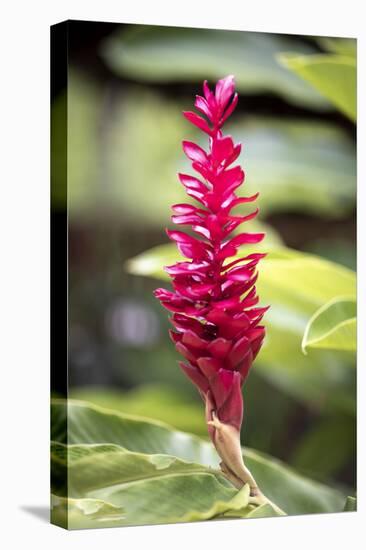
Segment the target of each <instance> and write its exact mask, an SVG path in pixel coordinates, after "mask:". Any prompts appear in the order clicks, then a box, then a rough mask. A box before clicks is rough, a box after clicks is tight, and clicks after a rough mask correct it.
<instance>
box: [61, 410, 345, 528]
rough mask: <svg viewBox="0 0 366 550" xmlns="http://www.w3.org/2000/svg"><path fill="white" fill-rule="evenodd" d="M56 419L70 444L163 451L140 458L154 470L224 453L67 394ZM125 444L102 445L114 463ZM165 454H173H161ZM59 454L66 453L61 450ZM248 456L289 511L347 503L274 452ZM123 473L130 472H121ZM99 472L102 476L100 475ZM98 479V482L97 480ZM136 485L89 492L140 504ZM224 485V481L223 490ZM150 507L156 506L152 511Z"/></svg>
mask: <svg viewBox="0 0 366 550" xmlns="http://www.w3.org/2000/svg"><path fill="white" fill-rule="evenodd" d="M66 411H67V412H68V438H67V437H66V433H65V432H64V433H62V431H61V430H60V429H59V426H61V425H62V424H64V423H65V418H66ZM202 414H203V413H202ZM52 419H53V423H54V425H55V426H56V429H55V433H54V434H53V436H54V438H55V439H57V440H58V441H61V442H62V443H65V441H66V439H68V441H69V444H70V445H75V444H77V445H80V444H83V445H96V444H97V445H99V446H100V445H104V446H105V445H114V446H119V447H122V448H123V449H127V450H128V451H130V452H132V453H146V454H153V455H156V454H157V455H160V456H158V457H157V458H153V459H151V458H149V459H147V458H146V459H145V458H144V457H139V461H140V463H141V464H145V466H144V467H148V468H150V471H154V464H151V460H152V461H153V462H154V461H156V463H157V464H163V465H165V466H167V467H168V468H169V466H170V467H171V468H173V469H174V468H177V467H179V468H185V467H186V468H187V472H188V470H189V468H199V467H200V466H197V464H201V465H203V466H206V467H211V468H215V469H217V468H218V463H219V458H218V456H217V454H216V451H215V449H214V447H213V446H212V445H211V444H210V443H208V442H205V441H202V440H200V439H199V438H197V437H195V436H192V435H189V434H185V433H182V432H178V431H174V430H172V429H171V428H170V427H169V426H167V425H166V424H163V423H159V422H151V421H148V420H144V419H139V418H137V417H132V416H127V415H123V414H121V413H116V412H114V411H108V410H106V409H102V408H100V407H96V406H92V405H90V404H87V403H82V402H76V401H69V402H68V404H67V405H66V404H65V402H64V401H62V400H55V401H54V403H53V405H52ZM58 447H60V446H58ZM98 449H99V448H98ZM123 449H117V450H115V449H112V448H109V449H106V448H105V447H104V448H103V447H102V450H101V456H102V455H103V453H105V452H106V451H108V453H110V457H111V458H110V460H111V462H109V464H111V463H112V464H115V462H114V461H115V459H116V458H117V455H115V456H113V453H114V452H117V453H120V455H119V456H121V457H122V456H123ZM71 450H72V449H71ZM92 452H94V451H92ZM74 453H75V451H74ZM83 453H85V454H83ZM88 453H89V450H85V451H82V453H81V454H82V456H80V448H77V449H76V455H77V457H76V458H75V456H74V455H71V458H70V463H69V467H70V464H71V468H72V463H73V460H76V461H77V462H76V464H78V463H79V464H80V461H81V463H82V464H83V461H85V462H86V463H88V461H89V460H91V459H89V458H88V456H87V455H88ZM162 454H165V455H169V456H167V457H161V455H162ZM58 455H60V452H59V453H58ZM98 455H99V453H98V452H96V453H95V455H94V456H95V457H97V456H98ZM62 456H63V455H62V446H61V458H60V459H59V460H58V463H59V462H60V460H61V461H62V460H64V458H62ZM126 456H127V455H126ZM134 456H137V455H134ZM172 457H177V458H178V460H177V461H176V462H175V463H174V461H173V462H172V460H174V459H172ZM93 460H94V459H93ZM126 460H127V459H126ZM245 460H246V462H247V464H248V466H249V468H250V469H251V471H252V472H253V474H254V476H255V478H256V479H257V482H258V483H259V485H260V487H261V488H262V490H263V492H264V493H265V494H266V496H267V497H268V498H270V499H271V500H272V501H273V502H275V503H276V504H277V505H278V506H280V507H281V508H282V509H283V510H284V511H285V512H287V513H289V514H299V513H316V512H332V511H339V510H341V509H342V508H343V505H344V497H343V495H341V494H340V493H339V492H338V491H335V490H334V489H331V488H328V487H326V486H324V485H322V484H319V483H317V482H314V481H311V480H309V479H306V478H304V477H302V476H300V475H298V474H296V473H295V472H294V471H292V470H291V469H289V468H287V467H286V466H285V465H283V464H282V463H281V462H279V461H277V460H275V459H273V458H270V457H268V456H265V455H263V454H261V453H258V452H256V451H253V450H251V449H246V450H245ZM146 461H147V462H146ZM182 461H186V462H193V463H195V465H185V464H182ZM95 464H100V467H101V474H100V475H103V476H105V477H106V478H107V477H108V476H109V479H110V480H112V479H114V480H116V479H118V478H116V477H114V476H115V475H116V474H115V473H110V472H104V470H103V468H104V466H106V463H103V460H101V461H100V460H99V458H96V459H95ZM103 464H104V465H103ZM136 464H137V463H136ZM95 467H97V466H95ZM134 468H138V465H130V466H129V468H128V471H127V469H126V471H127V475H131V471H133V470H134ZM107 469H108V468H107ZM76 471H77V470H76ZM84 471H87V468H84ZM163 471H164V469H163ZM75 475H76V474H75ZM98 475H99V474H98ZM118 475H124V474H123V473H121V474H120V473H118V472H117V476H118ZM134 475H136V473H135V474H134ZM185 475H186V474H185V473H184V472H182V471H181V473H180V474H179V475H177V476H176V477H177V479H175V478H174V480H173V481H170V480H169V481H168V482H167V484H172V485H171V486H170V485H169V487H170V489H169V490H171V491H176V490H178V488H180V490H182V491H183V490H184V489H183V485H184V484H183V485H180V484H181V483H183V482H182V479H184V476H185ZM188 475H189V474H188V473H187V476H188ZM92 477H93V476H92ZM94 477H95V478H96V477H97V475H95V476H94ZM173 477H174V476H173ZM178 478H179V479H178ZM194 478H195V479H194V482H193V483H194V484H195V486H197V487H198V486H199V485H200V484H201V483H202V481H204V483H206V482H207V483H209V484H210V486H211V488H212V490H213V488H214V487H216V486H217V484H219V485H220V486H221V487H222V488H223V491H224V492H225V493H226V494H227V495H229V493H228V492H227V489H228V487H227V486H226V485H225V483H223V481H222V478H221V477H220V476H219V475H216V474H215V473H211V471H210V472H207V471H206V472H202V471H200V472H199V471H196V473H194ZM76 479H77V476H76ZM154 479H157V478H154ZM169 479H170V478H169ZM76 483H77V484H78V487H77V490H78V491H79V490H80V484H81V483H82V482H81V481H80V480H77V482H76ZM92 483H95V482H93V480H92ZM151 483H153V481H151ZM154 483H157V481H154ZM175 483H178V485H175ZM135 486H136V488H133V491H132V489H131V491H132V493H131V495H134V496H126V500H123V499H124V498H125V495H127V493H125V492H124V489H123V490H122V492H121V493H120V492H119V485H118V484H117V486H116V485H110V487H112V488H111V489H108V488H106V489H100V491H99V489H96V490H93V491H90V492H88V493H87V495H88V496H89V497H93V498H97V499H101V500H105V501H107V502H110V503H112V504H114V505H117V506H119V505H122V506H123V504H122V503H123V502H124V503H125V507H126V503H127V504H128V503H129V505H131V506H137V504H134V499H137V500H139V499H142V500H143V494H142V493H140V492H139V489H138V487H137V486H138V483H135ZM221 487H219V489H220V490H221ZM135 491H136V492H135ZM78 494H79V493H78ZM231 496H232V495H230V497H231ZM151 498H153V497H151ZM220 498H221V497H220ZM148 513H150V512H149V511H148ZM187 521H188V520H187Z"/></svg>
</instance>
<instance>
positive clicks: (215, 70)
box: [102, 25, 327, 108]
mask: <svg viewBox="0 0 366 550" xmlns="http://www.w3.org/2000/svg"><path fill="white" fill-rule="evenodd" d="M288 49H294V51H296V52H297V53H299V54H306V53H313V52H314V49H313V48H312V47H311V46H308V45H304V44H300V43H299V42H296V41H294V40H291V39H290V38H289V37H286V36H283V35H279V34H267V33H266V34H263V33H254V32H242V31H239V32H236V31H223V30H212V29H188V28H177V27H154V26H142V25H141V26H133V27H130V28H129V29H127V30H126V29H123V30H122V31H121V32H117V33H116V34H114V35H113V36H111V37H109V38H108V39H107V41H106V43H105V44H104V47H103V48H102V55H103V57H104V59H105V61H106V62H107V64H108V65H109V66H110V67H111V68H112V69H113V70H114V71H116V72H117V74H120V75H123V76H127V77H132V78H133V79H136V80H140V81H143V82H159V83H161V82H174V81H188V82H192V81H194V80H199V81H200V82H201V81H202V80H203V79H204V78H207V79H212V80H217V79H218V78H222V77H223V76H225V75H227V74H231V73H232V74H234V75H235V77H236V83H237V88H238V90H239V91H240V92H244V93H261V92H262V93H263V92H274V93H277V94H279V95H281V96H283V97H284V98H286V99H287V100H288V101H290V102H291V103H295V104H296V105H298V104H299V105H306V106H311V107H313V108H324V107H326V106H327V102H325V101H324V100H323V99H322V97H321V96H320V95H318V94H317V93H316V92H314V90H312V89H311V87H310V86H308V85H307V84H304V83H301V82H299V81H298V80H297V79H296V78H294V77H293V76H292V75H291V74H290V73H286V71H284V70H283V69H282V68H281V67H279V66H278V65H276V61H275V56H276V54H277V53H278V52H281V51H284V50H288Z"/></svg>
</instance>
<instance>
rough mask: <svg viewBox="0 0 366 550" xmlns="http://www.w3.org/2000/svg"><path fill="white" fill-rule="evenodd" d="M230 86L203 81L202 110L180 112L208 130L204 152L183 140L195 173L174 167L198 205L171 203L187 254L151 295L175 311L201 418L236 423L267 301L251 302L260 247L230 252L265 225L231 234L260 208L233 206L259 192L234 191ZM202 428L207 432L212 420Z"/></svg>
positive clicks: (230, 81) (178, 342)
mask: <svg viewBox="0 0 366 550" xmlns="http://www.w3.org/2000/svg"><path fill="white" fill-rule="evenodd" d="M234 91H235V86H234V77H233V76H227V77H226V78H224V79H222V80H219V81H218V82H217V84H216V88H215V92H214V93H213V92H212V91H211V90H210V89H209V87H208V84H207V82H206V81H205V82H204V84H203V92H204V96H197V97H196V101H195V107H196V109H197V110H198V111H199V112H200V113H201V114H202V115H204V116H203V117H202V116H200V115H198V114H196V113H194V112H184V113H183V114H184V116H185V118H186V119H187V120H188V121H189V122H191V123H192V124H194V125H195V126H196V127H198V128H199V129H200V130H202V131H203V132H205V133H206V134H207V135H208V136H209V138H208V139H209V150H208V151H207V152H206V151H205V150H204V149H202V148H201V147H199V146H198V145H196V144H195V143H193V142H190V141H183V150H184V152H185V154H186V155H187V157H188V158H189V159H190V161H191V162H192V168H193V169H194V170H195V172H196V173H197V175H196V176H191V175H187V174H179V175H178V176H179V179H180V181H181V183H182V185H183V186H184V187H185V189H186V192H187V194H188V195H189V196H190V197H192V198H193V199H195V200H196V201H197V202H198V203H199V205H198V206H195V205H193V204H188V203H187V204H186V203H182V204H176V205H174V206H173V207H172V208H173V212H174V214H173V216H172V221H173V222H174V223H175V224H176V225H178V226H185V225H188V226H190V227H191V230H192V231H193V233H195V234H196V235H197V237H196V236H192V235H189V234H187V233H185V232H184V231H181V230H174V231H169V230H167V234H168V236H169V238H170V239H171V240H173V241H174V242H175V243H176V245H177V247H178V249H179V251H180V253H181V254H182V255H183V256H185V257H186V258H187V260H188V261H181V262H177V263H176V264H174V265H172V266H166V267H165V270H166V272H167V273H168V274H169V276H170V277H171V280H172V286H173V291H169V290H165V289H162V288H159V289H157V290H156V291H155V296H156V297H157V298H158V299H159V300H160V301H161V303H162V305H163V306H164V307H165V308H167V309H168V310H169V311H171V312H173V315H172V317H171V322H172V324H173V326H174V329H175V330H172V331H170V335H171V338H172V340H173V342H174V344H175V347H176V349H177V351H178V352H179V353H180V354H181V355H182V356H183V357H184V361H181V362H180V366H181V368H182V370H183V371H184V372H185V374H186V375H187V376H188V377H189V378H190V379H191V381H192V382H193V383H194V384H195V385H196V386H197V388H198V390H199V392H200V394H201V396H202V398H203V399H204V401H205V403H206V416H207V420H208V421H209V420H212V413H213V412H215V414H216V416H217V417H218V419H219V420H220V421H221V422H223V423H225V424H230V425H232V426H234V427H235V428H236V429H237V430H240V427H241V424H242V420H243V397H242V385H243V383H244V382H245V380H246V378H247V376H248V372H249V369H250V367H251V365H252V363H253V361H254V359H255V357H256V356H257V354H258V352H259V350H260V348H261V345H262V343H263V338H264V335H265V328H264V326H262V325H261V324H260V323H261V320H262V317H263V315H264V313H265V311H266V310H267V309H268V308H266V307H257V303H258V296H257V294H256V287H255V283H256V280H257V263H258V262H259V260H260V259H261V258H262V257H263V256H264V255H265V254H259V253H257V254H249V255H245V256H244V257H241V258H237V259H235V260H234V261H231V260H230V261H229V260H228V259H229V258H231V257H232V256H236V255H237V253H238V249H239V247H242V246H243V245H245V244H253V243H259V242H260V241H261V240H262V239H263V237H264V233H247V232H245V233H240V234H236V235H235V236H230V235H231V233H232V232H233V231H234V230H235V229H236V228H237V227H239V226H240V225H241V224H242V223H244V222H246V221H248V220H250V219H252V218H254V217H255V216H256V215H257V213H258V209H255V210H254V211H253V212H252V213H250V214H249V215H246V216H240V215H235V214H233V213H232V211H233V209H234V208H235V207H236V206H237V205H239V204H242V203H247V202H253V201H255V199H256V198H257V196H258V194H256V195H253V196H251V197H238V196H237V195H236V191H237V190H238V188H239V187H240V186H241V185H242V183H243V181H244V171H243V170H242V168H241V167H240V166H234V167H232V164H233V163H234V162H235V160H236V159H237V158H238V156H239V154H240V151H241V145H240V144H235V143H234V142H233V139H232V137H231V136H229V135H226V136H224V135H223V133H222V126H223V124H224V122H225V121H226V119H227V118H228V117H229V116H230V115H231V114H232V112H233V111H234V109H235V107H236V105H237V102H238V96H237V94H236V93H234ZM208 429H209V433H210V435H211V437H212V436H213V430H214V428H213V427H212V426H209V428H208Z"/></svg>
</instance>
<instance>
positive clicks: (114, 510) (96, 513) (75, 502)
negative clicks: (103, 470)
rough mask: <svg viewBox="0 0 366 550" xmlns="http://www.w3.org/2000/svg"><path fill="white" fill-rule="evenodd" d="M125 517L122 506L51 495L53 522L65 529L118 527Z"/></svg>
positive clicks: (89, 499) (91, 499) (90, 499)
mask: <svg viewBox="0 0 366 550" xmlns="http://www.w3.org/2000/svg"><path fill="white" fill-rule="evenodd" d="M125 517H126V515H125V511H124V510H123V508H122V507H121V506H114V505H113V504H109V503H108V502H105V501H103V500H100V499H94V498H82V499H74V498H65V497H60V496H58V495H54V494H51V522H52V523H53V524H55V525H59V526H60V527H63V528H64V529H92V528H95V527H118V526H119V525H121V524H123V522H124V521H125Z"/></svg>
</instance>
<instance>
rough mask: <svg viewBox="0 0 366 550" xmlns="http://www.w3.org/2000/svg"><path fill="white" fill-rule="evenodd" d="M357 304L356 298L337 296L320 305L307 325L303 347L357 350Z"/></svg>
mask: <svg viewBox="0 0 366 550" xmlns="http://www.w3.org/2000/svg"><path fill="white" fill-rule="evenodd" d="M356 315H357V304H356V299H355V298H343V297H336V298H334V299H332V300H330V301H329V302H327V303H326V304H324V305H323V306H322V307H320V308H319V309H318V310H317V311H316V312H315V313H314V315H313V316H312V317H311V319H310V320H309V322H308V324H307V325H306V329H305V333H304V338H303V341H302V349H303V351H304V353H306V352H307V349H308V348H325V349H335V350H345V351H356V339H357V321H356Z"/></svg>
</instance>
